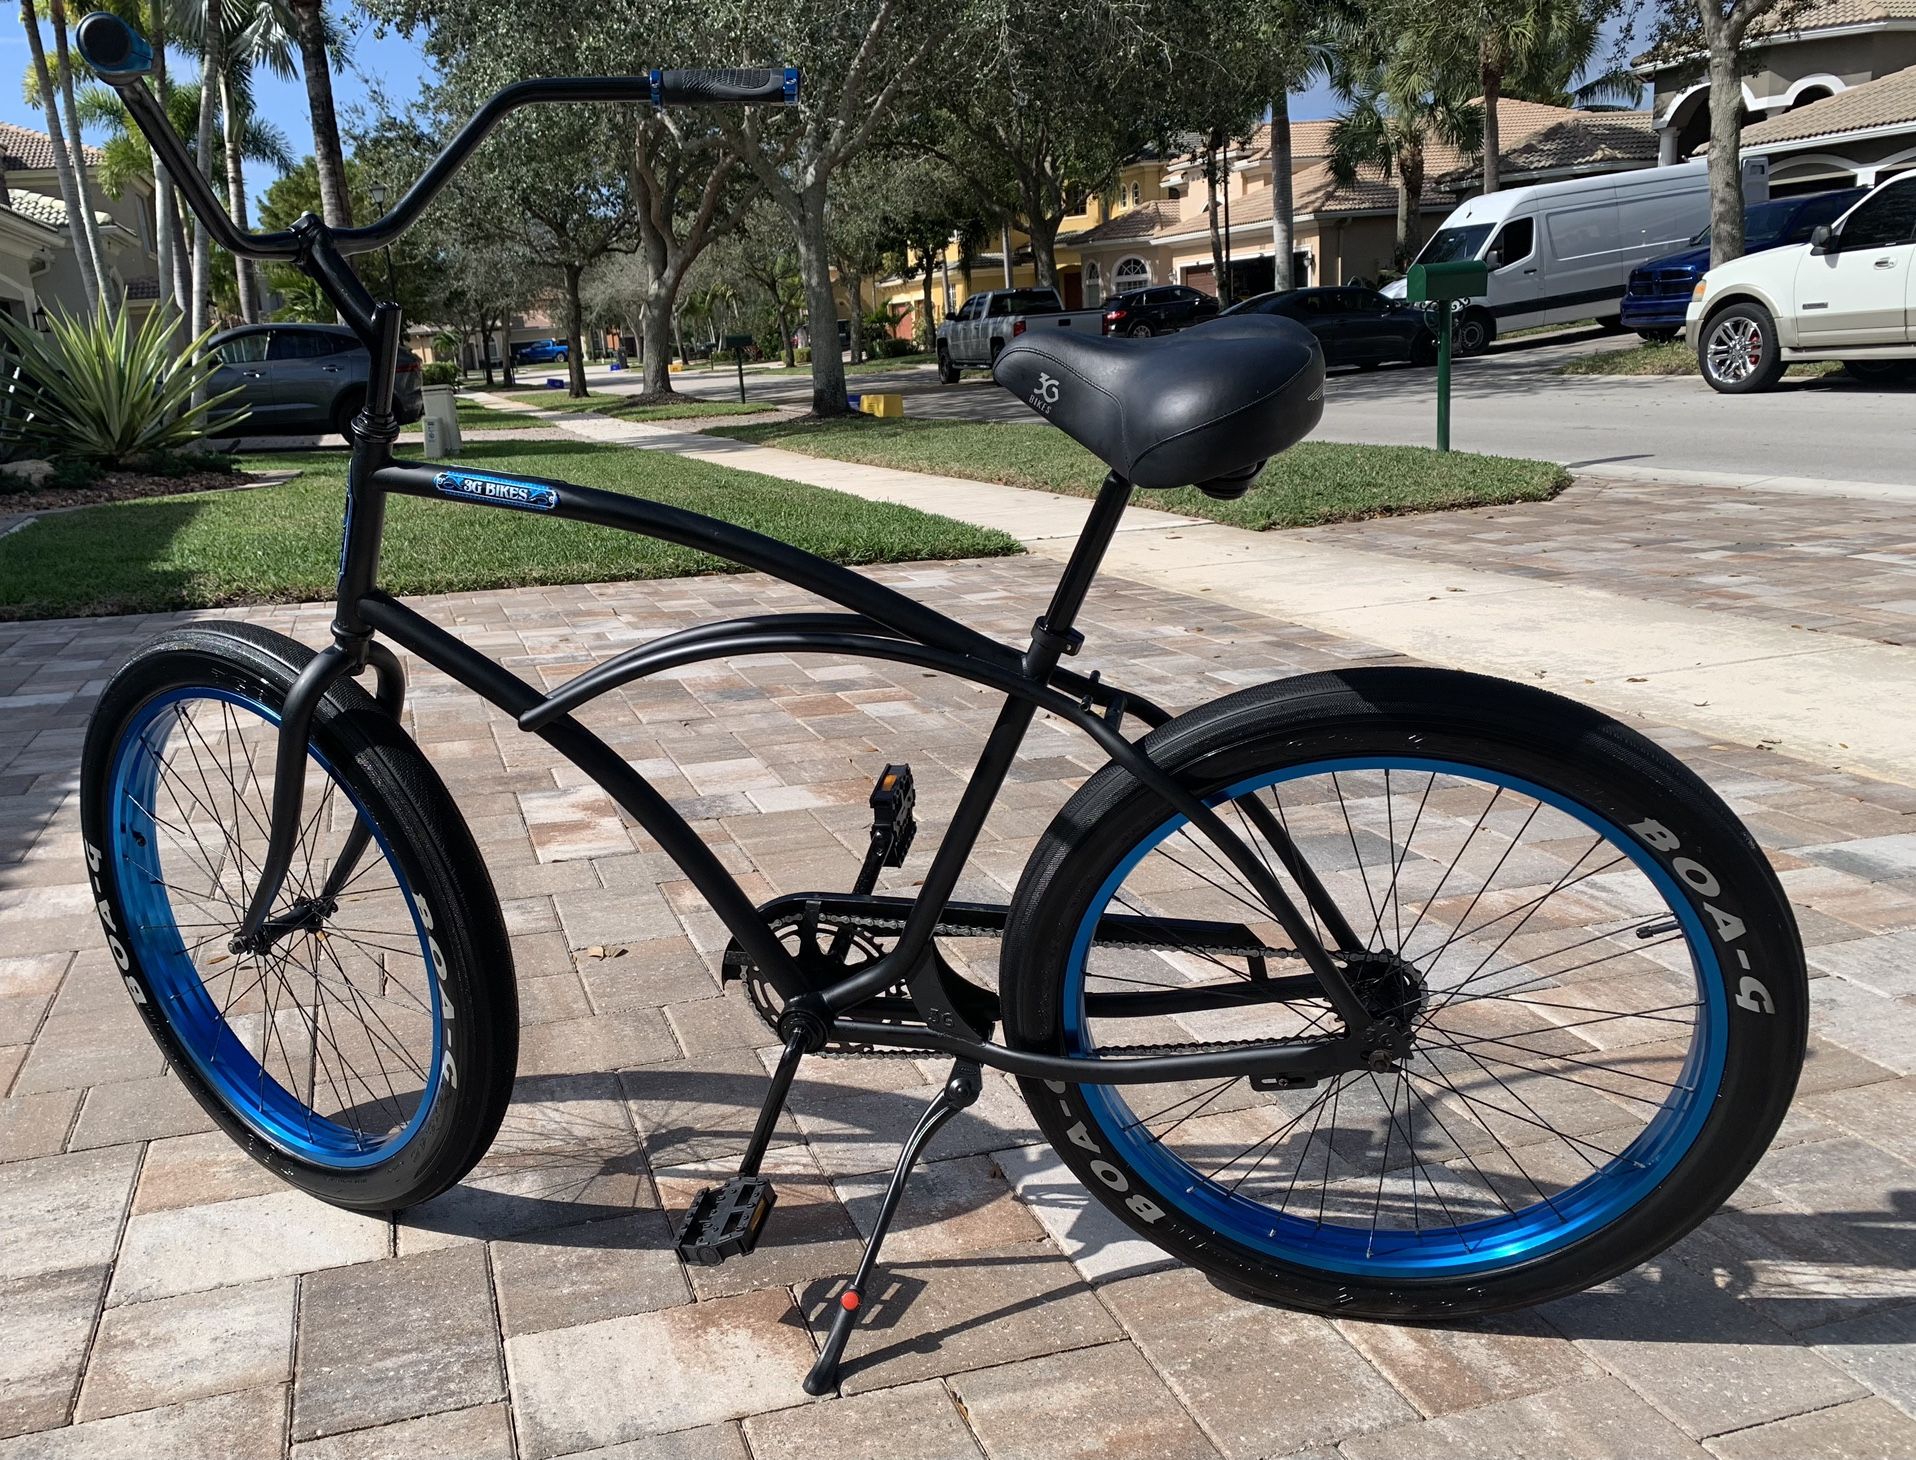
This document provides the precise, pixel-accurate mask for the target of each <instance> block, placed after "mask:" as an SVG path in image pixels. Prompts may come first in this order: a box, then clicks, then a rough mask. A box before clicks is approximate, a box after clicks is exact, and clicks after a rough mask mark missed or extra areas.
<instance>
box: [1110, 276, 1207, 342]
mask: <svg viewBox="0 0 1916 1460" xmlns="http://www.w3.org/2000/svg"><path fill="white" fill-rule="evenodd" d="M1216 314H1217V300H1215V299H1214V298H1212V297H1211V296H1210V295H1209V294H1206V293H1205V292H1204V291H1203V290H1202V289H1193V288H1192V287H1191V286H1190V285H1189V284H1159V285H1157V286H1156V287H1154V288H1150V289H1132V290H1130V291H1129V292H1128V293H1124V294H1113V295H1112V296H1111V297H1110V298H1109V299H1107V300H1105V301H1104V332H1105V333H1106V334H1107V335H1168V334H1170V333H1171V332H1172V331H1173V330H1181V329H1184V328H1186V327H1187V326H1189V325H1194V324H1201V323H1203V322H1204V321H1205V320H1207V319H1210V318H1212V317H1213V316H1215V315H1216Z"/></svg>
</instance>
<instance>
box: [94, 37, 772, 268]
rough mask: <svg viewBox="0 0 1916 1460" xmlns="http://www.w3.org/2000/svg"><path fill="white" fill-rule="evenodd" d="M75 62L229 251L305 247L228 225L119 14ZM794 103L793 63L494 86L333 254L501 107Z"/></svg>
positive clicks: (446, 178) (434, 176)
mask: <svg viewBox="0 0 1916 1460" xmlns="http://www.w3.org/2000/svg"><path fill="white" fill-rule="evenodd" d="M73 38H74V44H75V45H76V46H77V47H78V48H79V52H80V56H81V58H82V59H83V60H84V61H85V62H86V63H87V65H89V66H90V67H92V68H93V71H94V73H95V74H96V75H98V76H99V78H100V79H101V80H102V81H104V82H105V83H106V84H107V85H109V86H111V87H112V88H113V89H114V91H116V92H117V93H119V97H120V100H121V102H122V103H124V104H125V106H126V109H127V114H128V115H129V116H131V117H132V118H133V122H134V124H135V125H136V126H137V127H139V129H140V131H141V132H142V133H143V134H144V135H145V137H146V140H147V141H148V142H149V143H150V144H152V147H153V150H154V151H155V152H156V153H158V154H159V158H160V161H161V163H162V164H163V165H164V166H165V168H166V170H167V172H168V173H169V174H171V176H172V178H173V184H174V186H175V187H177V188H178V189H179V190H180V192H181V194H182V196H184V198H185V199H186V204H187V206H188V207H189V208H191V209H192V210H193V212H194V214H195V215H196V216H197V217H198V218H199V220H200V221H201V222H202V223H204V224H205V225H206V227H207V228H208V230H210V231H211V233H212V235H213V239H214V241H215V242H216V243H218V244H219V246H220V247H221V248H223V249H225V250H226V251H227V252H228V253H231V254H236V255H239V256H240V257H242V258H249V259H259V260H265V261H271V260H281V259H296V258H298V257H300V255H301V254H302V252H303V251H304V249H305V246H306V245H305V240H304V239H303V238H302V236H301V235H300V234H298V233H295V232H292V231H289V230H288V231H281V232H278V233H249V232H246V231H244V230H242V229H241V228H240V227H239V225H238V224H236V223H235V222H234V221H233V219H232V216H231V215H230V214H229V213H228V212H227V211H226V208H225V206H224V205H223V204H222V203H221V202H220V200H219V196H218V195H217V194H216V193H215V192H214V191H213V188H212V185H211V184H210V183H208V182H207V180H206V176H205V174H204V173H202V172H201V171H200V170H199V168H197V167H195V166H194V165H193V159H192V158H191V156H190V155H189V154H188V153H187V150H186V143H185V142H184V141H182V140H181V138H180V134H179V133H178V132H176V131H174V130H173V124H172V122H171V121H170V120H168V118H167V115H166V111H165V108H164V107H162V106H161V105H160V102H159V100H158V98H156V97H155V96H154V95H153V93H152V91H151V90H149V89H148V88H147V87H146V86H145V85H144V84H143V83H144V80H145V78H146V76H147V75H148V74H149V73H150V72H151V71H152V69H153V47H152V46H151V45H150V44H148V42H147V40H146V38H145V37H144V36H142V35H141V34H140V33H139V32H138V31H136V30H134V29H133V27H132V26H130V25H128V24H127V23H126V22H125V21H124V20H122V19H120V17H119V16H117V15H110V14H108V13H107V12H105V11H103V10H96V11H94V12H93V13H92V14H91V15H88V16H85V17H84V18H82V19H81V21H80V23H79V25H77V26H76V27H74V37H73ZM797 100H798V71H797V68H795V67H792V66H786V67H784V68H782V69H780V70H766V69H756V70H754V69H744V70H703V69H701V70H653V71H650V72H647V73H645V74H643V75H637V76H554V77H549V78H545V79H542V80H537V81H520V82H517V83H515V84H514V85H512V86H508V87H506V88H505V89H504V90H503V91H499V92H495V93H494V94H493V95H492V96H491V97H490V98H488V99H487V101H486V103H485V105H484V106H482V107H480V108H479V110H478V111H476V112H474V113H473V114H472V116H471V117H470V118H469V119H468V120H467V122H466V124H465V125H464V126H463V127H461V128H460V129H459V131H458V133H457V134H456V135H455V136H454V137H453V139H452V140H451V141H450V142H448V143H447V144H446V145H445V148H444V149H443V150H442V151H441V152H440V153H439V155H438V156H437V157H435V158H434V159H433V160H432V163H431V165H430V166H428V167H427V168H426V170H425V171H424V172H423V173H421V174H420V175H419V178H418V179H417V180H416V181H415V182H414V183H413V185H412V186H411V187H410V188H408V189H407V190H406V192H405V194H404V196H402V197H401V198H400V199H399V201H398V202H397V203H395V204H393V207H392V211H390V212H389V213H387V214H386V216H385V217H383V218H381V219H379V220H378V221H377V222H376V223H369V224H367V225H365V226H364V227H361V228H341V229H337V230H335V231H334V233H333V236H332V242H333V248H334V250H335V251H336V252H337V253H340V254H356V253H367V252H369V251H371V250H372V249H376V248H380V247H383V246H384V245H386V244H388V243H391V242H392V241H393V240H394V239H395V238H397V237H398V236H399V235H400V234H402V233H404V232H405V231H406V230H407V229H408V228H410V227H411V226H412V225H413V224H414V223H415V222H416V221H417V220H418V218H419V215H420V214H421V213H423V212H425V210H426V206H427V205H428V204H429V203H431V202H432V200H433V198H434V197H435V196H436V195H437V194H438V192H439V190H440V189H441V188H443V187H444V186H445V185H446V184H447V183H448V182H450V181H451V180H452V176H453V174H454V173H456V172H458V171H459V169H460V168H461V167H462V166H464V165H465V161H466V158H467V157H468V156H470V155H471V153H472V150H473V149H474V148H475V147H477V146H478V145H479V144H480V143H481V142H483V141H484V140H485V138H486V134H487V133H489V132H490V131H491V130H492V129H493V128H494V127H495V126H497V125H498V124H499V121H500V119H501V118H503V117H504V116H505V115H506V114H507V113H508V112H512V111H516V110H517V109H518V108H520V107H522V106H531V105H534V104H536V103H542V102H560V101H590V102H644V103H647V104H649V105H652V106H755V105H758V106H777V105H790V104H791V103H793V102H796V101H797Z"/></svg>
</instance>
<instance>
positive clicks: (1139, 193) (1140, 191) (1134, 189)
mask: <svg viewBox="0 0 1916 1460" xmlns="http://www.w3.org/2000/svg"><path fill="white" fill-rule="evenodd" d="M1143 201H1144V184H1142V183H1132V184H1131V206H1132V207H1133V208H1135V207H1137V206H1138V204H1140V203H1142V202H1143Z"/></svg>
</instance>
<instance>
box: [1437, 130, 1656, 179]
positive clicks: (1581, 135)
mask: <svg viewBox="0 0 1916 1460" xmlns="http://www.w3.org/2000/svg"><path fill="white" fill-rule="evenodd" d="M1653 126H1654V118H1652V117H1651V115H1650V113H1649V112H1578V113H1577V114H1576V115H1575V117H1574V118H1570V117H1566V118H1564V119H1563V120H1561V121H1557V122H1552V123H1551V124H1550V125H1549V126H1547V127H1543V128H1540V129H1539V130H1537V131H1535V132H1532V133H1531V134H1530V135H1529V136H1528V137H1525V138H1524V139H1523V140H1522V141H1521V142H1518V143H1516V144H1515V145H1514V146H1513V145H1511V144H1510V143H1508V142H1506V143H1505V144H1504V149H1503V171H1504V176H1505V177H1515V176H1520V175H1522V174H1524V173H1529V172H1547V171H1552V170H1555V169H1561V168H1573V167H1596V166H1601V165H1603V164H1605V163H1612V162H1640V163H1651V162H1655V161H1656V156H1657V139H1656V133H1655V131H1654V130H1653ZM1482 175H1483V163H1482V161H1481V160H1473V161H1471V162H1470V163H1469V164H1468V165H1467V166H1465V167H1462V168H1459V169H1457V170H1456V171H1454V172H1450V173H1446V174H1444V175H1443V176H1441V177H1440V178H1439V179H1438V181H1439V182H1441V183H1443V184H1444V185H1445V186H1455V185H1457V184H1459V183H1467V182H1469V181H1470V180H1471V179H1473V178H1478V177H1481V176H1482Z"/></svg>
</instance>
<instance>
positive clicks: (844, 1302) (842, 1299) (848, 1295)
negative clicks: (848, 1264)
mask: <svg viewBox="0 0 1916 1460" xmlns="http://www.w3.org/2000/svg"><path fill="white" fill-rule="evenodd" d="M838 1306H839V1307H841V1308H843V1309H844V1310H845V1311H846V1312H847V1313H856V1312H857V1311H858V1294H857V1293H856V1292H855V1291H853V1290H852V1289H851V1288H847V1289H845V1291H844V1292H843V1293H841V1294H840V1295H839V1298H838Z"/></svg>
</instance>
